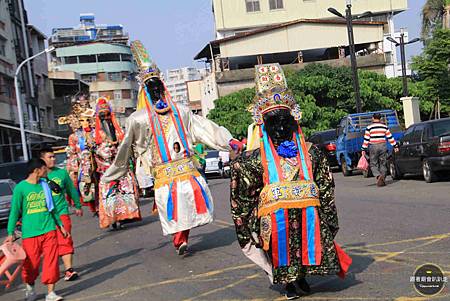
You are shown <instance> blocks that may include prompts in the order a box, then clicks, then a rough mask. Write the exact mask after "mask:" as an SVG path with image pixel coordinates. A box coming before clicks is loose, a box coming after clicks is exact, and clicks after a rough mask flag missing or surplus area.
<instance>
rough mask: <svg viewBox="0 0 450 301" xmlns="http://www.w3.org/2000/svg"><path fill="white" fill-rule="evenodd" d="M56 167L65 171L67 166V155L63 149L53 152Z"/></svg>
mask: <svg viewBox="0 0 450 301" xmlns="http://www.w3.org/2000/svg"><path fill="white" fill-rule="evenodd" d="M55 159H56V166H57V167H58V168H62V169H65V168H66V165H67V153H66V149H65V147H64V148H62V149H57V150H55Z"/></svg>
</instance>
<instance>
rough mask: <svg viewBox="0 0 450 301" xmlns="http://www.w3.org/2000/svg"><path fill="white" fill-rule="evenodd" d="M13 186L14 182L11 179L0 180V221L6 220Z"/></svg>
mask: <svg viewBox="0 0 450 301" xmlns="http://www.w3.org/2000/svg"><path fill="white" fill-rule="evenodd" d="M15 186H16V183H15V182H14V181H13V180H11V179H1V180H0V223H4V222H6V221H8V218H9V211H10V209H11V201H12V194H13V190H14V187H15Z"/></svg>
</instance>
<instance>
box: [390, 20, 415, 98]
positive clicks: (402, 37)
mask: <svg viewBox="0 0 450 301" xmlns="http://www.w3.org/2000/svg"><path fill="white" fill-rule="evenodd" d="M387 40H388V41H389V42H391V43H393V44H394V45H395V46H400V58H401V61H402V78H403V97H407V96H408V94H409V92H408V78H407V76H406V55H405V45H408V44H412V43H416V42H419V41H420V39H419V38H415V39H413V40H411V41H409V42H407V43H405V31H404V29H403V28H401V29H400V43H399V42H397V41H396V40H394V39H393V38H392V37H388V38H387Z"/></svg>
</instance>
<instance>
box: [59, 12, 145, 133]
mask: <svg viewBox="0 0 450 301" xmlns="http://www.w3.org/2000/svg"><path fill="white" fill-rule="evenodd" d="M128 40H129V38H128V34H127V33H126V32H124V30H123V27H122V25H97V24H96V23H95V16H94V15H93V14H81V15H80V24H79V25H78V26H76V27H71V28H55V29H53V35H52V38H51V41H50V44H51V45H53V46H55V47H56V51H55V52H54V54H53V56H52V62H51V64H50V70H51V71H72V72H76V73H78V74H80V75H81V80H83V81H85V82H88V83H90V85H89V93H90V99H91V105H92V106H94V105H95V100H96V99H97V98H98V97H100V96H104V97H108V98H109V99H110V100H111V104H112V107H113V110H114V111H115V113H116V115H117V117H118V119H119V122H121V124H122V125H125V118H126V117H127V116H129V115H130V114H131V113H132V112H134V111H135V109H136V102H137V90H138V85H137V83H136V81H135V77H134V75H135V73H136V71H137V69H136V65H135V64H134V62H133V57H132V54H131V50H130V46H129V45H128Z"/></svg>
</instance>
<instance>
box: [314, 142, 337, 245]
mask: <svg viewBox="0 0 450 301" xmlns="http://www.w3.org/2000/svg"><path fill="white" fill-rule="evenodd" d="M309 152H310V154H311V161H312V167H313V174H314V182H315V183H316V184H317V186H319V198H320V207H319V216H320V220H321V221H323V222H325V223H326V224H327V225H328V226H329V227H330V230H331V233H332V234H333V237H335V236H336V234H337V232H338V230H339V222H338V215H337V210H336V204H335V197H334V179H333V175H332V173H331V170H330V165H329V163H328V159H327V157H326V156H325V155H324V154H323V152H321V151H320V150H319V149H318V148H317V147H315V146H312V147H311V149H310V150H309Z"/></svg>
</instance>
